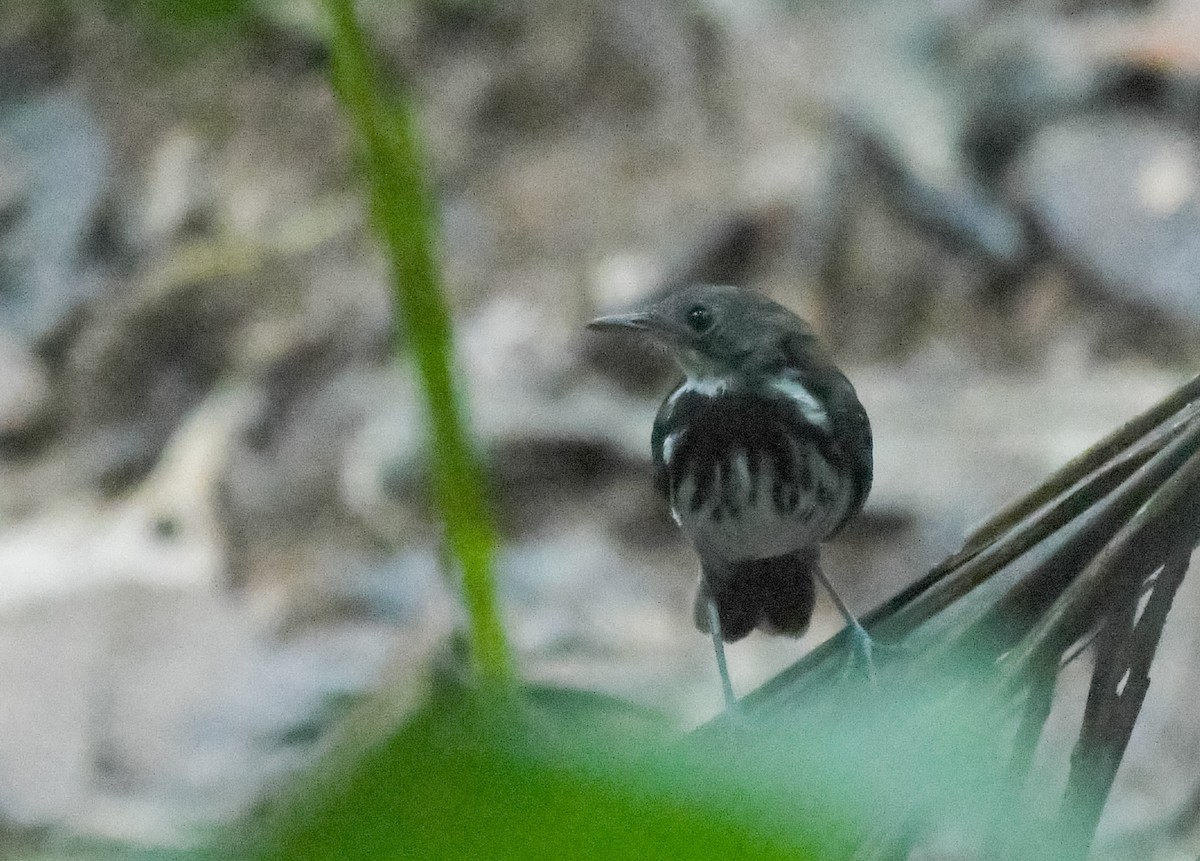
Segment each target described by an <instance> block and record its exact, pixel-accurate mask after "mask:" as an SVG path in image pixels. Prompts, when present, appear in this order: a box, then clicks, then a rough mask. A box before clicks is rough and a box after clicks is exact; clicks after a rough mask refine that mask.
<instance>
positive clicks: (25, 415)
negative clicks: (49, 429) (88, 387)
mask: <svg viewBox="0 0 1200 861" xmlns="http://www.w3.org/2000/svg"><path fill="white" fill-rule="evenodd" d="M51 401H52V392H51V389H50V381H49V378H48V375H47V373H46V368H45V366H44V365H43V364H42V362H41V361H40V360H39V359H38V358H37V357H36V356H35V355H33V353H32V352H31V351H30V350H29V349H28V348H27V347H25V345H23V344H22V343H20V342H19V341H17V340H16V338H14V337H13V336H12V335H11V334H10V333H9V332H6V331H5V330H3V329H0V446H4V445H8V444H11V443H13V442H16V441H18V440H20V439H24V438H27V437H28V436H29V435H30V434H31V432H33V431H35V430H36V429H37V428H38V426H39V425H40V424H41V423H42V421H43V420H44V419H45V418H46V417H47V413H48V411H49V409H50V404H51Z"/></svg>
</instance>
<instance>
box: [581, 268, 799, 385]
mask: <svg viewBox="0 0 1200 861" xmlns="http://www.w3.org/2000/svg"><path fill="white" fill-rule="evenodd" d="M588 328H590V329H599V330H623V331H630V330H633V331H637V332H643V333H645V334H646V335H648V336H649V337H651V338H653V339H654V340H655V341H656V342H658V343H660V344H662V345H663V346H664V347H666V348H667V350H668V351H669V352H670V353H671V355H672V356H673V357H674V358H675V360H676V361H677V362H678V363H679V366H680V367H681V368H682V369H683V371H684V373H686V374H687V375H688V376H689V377H693V378H698V379H704V378H710V379H712V378H716V379H720V378H728V377H730V376H733V375H735V374H737V373H740V372H745V371H749V370H751V369H753V368H757V367H762V366H765V365H769V364H770V363H771V361H772V360H773V358H774V357H775V355H776V354H777V353H778V352H779V351H780V350H781V349H784V346H783V343H782V341H783V339H785V338H791V339H799V341H800V342H802V343H803V344H804V345H805V346H808V345H810V344H811V343H813V340H814V339H813V335H812V332H811V331H810V330H809V328H808V325H807V324H806V323H805V322H804V321H803V320H801V319H800V318H799V317H797V316H796V315H795V314H793V313H792V312H791V311H789V310H787V309H786V308H784V307H783V306H782V305H779V304H777V303H775V302H772V301H771V300H770V299H767V298H766V297H765V296H760V295H758V294H757V293H752V292H750V291H747V290H740V289H738V288H737V287H727V286H716V285H710V284H698V285H695V286H691V287H685V288H683V289H682V290H677V291H675V292H673V293H671V294H669V295H668V296H666V297H665V298H663V299H660V300H658V301H657V302H653V303H651V304H649V305H646V306H644V307H641V308H636V309H634V310H632V311H629V312H627V313H625V314H613V315H611V316H607V317H599V318H597V319H595V320H593V321H592V322H590V323H588Z"/></svg>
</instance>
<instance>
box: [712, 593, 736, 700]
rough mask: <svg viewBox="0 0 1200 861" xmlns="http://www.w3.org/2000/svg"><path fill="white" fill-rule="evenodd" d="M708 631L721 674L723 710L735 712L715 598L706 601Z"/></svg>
mask: <svg viewBox="0 0 1200 861" xmlns="http://www.w3.org/2000/svg"><path fill="white" fill-rule="evenodd" d="M708 630H709V632H710V633H711V634H712V641H713V651H714V652H715V653H716V655H717V672H718V673H720V674H721V691H722V692H723V693H724V694H725V708H727V709H729V710H730V711H737V708H738V701H737V697H735V696H734V695H733V683H732V682H731V681H730V680H729V667H728V666H727V665H726V663H725V640H724V638H722V636H721V615H720V614H719V613H718V612H717V602H716V599H715V598H709V599H708Z"/></svg>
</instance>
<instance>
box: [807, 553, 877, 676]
mask: <svg viewBox="0 0 1200 861" xmlns="http://www.w3.org/2000/svg"><path fill="white" fill-rule="evenodd" d="M813 573H814V574H816V575H817V579H819V580H820V581H821V585H822V586H824V587H825V590H826V591H827V592H828V593H829V597H830V598H832V599H833V603H834V606H836V607H837V608H838V612H839V613H841V614H842V618H843V619H845V620H846V631H847V635H848V636H849V637H850V648H851V649H852V650H853V653H854V657H855V658H856V659H857V660H858V661H859V662H861V663H862V665H863V666H864V667H865V668H866V671H867V678H869V679H870V680H871V684H875V683H876V682H877V678H876V675H875V659H874V656H873V653H874V651H875V641H874V640H872V639H871V635H870V634H868V633H867V629H866V628H864V627H863V626H862V624H861V623H859V621H858V619H857V618H855V616H854V614H853V613H851V612H850V608H849V607H847V606H846V602H845V601H843V600H842V596H841V595H839V594H838V593H837V590H836V589H834V588H833V584H832V583H830V582H829V579H828V578H827V577H826V576H825V572H824V571H822V570H821V569H820V568H819V567H817V568H814V569H813Z"/></svg>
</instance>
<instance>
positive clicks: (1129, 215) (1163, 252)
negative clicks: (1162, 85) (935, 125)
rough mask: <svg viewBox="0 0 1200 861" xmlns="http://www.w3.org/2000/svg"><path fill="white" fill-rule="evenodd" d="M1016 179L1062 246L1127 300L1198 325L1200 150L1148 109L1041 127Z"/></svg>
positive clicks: (1186, 135)
mask: <svg viewBox="0 0 1200 861" xmlns="http://www.w3.org/2000/svg"><path fill="white" fill-rule="evenodd" d="M1013 178H1014V182H1015V185H1016V187H1017V188H1018V189H1019V193H1020V195H1021V197H1022V199H1023V200H1024V203H1025V206H1026V207H1027V208H1028V210H1029V212H1030V214H1031V215H1032V217H1033V219H1034V220H1035V221H1036V223H1037V225H1038V226H1039V227H1040V229H1041V230H1042V231H1043V232H1044V233H1045V235H1046V237H1047V238H1048V240H1049V241H1050V243H1051V244H1052V245H1053V247H1054V249H1055V250H1056V251H1057V252H1058V253H1059V254H1060V255H1061V256H1062V257H1063V258H1064V259H1065V260H1066V261H1067V263H1068V264H1069V265H1070V266H1072V267H1073V268H1075V269H1076V270H1077V271H1080V272H1082V273H1084V274H1085V275H1087V276H1090V277H1092V278H1094V279H1095V281H1096V283H1097V285H1098V286H1100V287H1101V288H1103V289H1105V290H1107V291H1109V292H1110V294H1111V295H1113V296H1116V297H1118V298H1120V299H1123V300H1125V301H1128V302H1132V303H1135V304H1139V305H1144V306H1149V307H1153V308H1155V309H1158V310H1159V311H1162V312H1164V313H1167V314H1170V315H1174V316H1176V317H1178V318H1180V319H1182V320H1186V321H1189V322H1190V323H1192V324H1195V323H1200V148H1198V147H1197V146H1196V143H1195V136H1194V135H1193V134H1192V133H1191V132H1189V131H1185V130H1184V129H1182V128H1178V127H1175V126H1172V125H1170V124H1168V123H1166V122H1163V121H1161V120H1157V119H1155V118H1153V117H1150V116H1145V115H1140V114H1124V113H1117V114H1110V115H1105V116H1092V117H1086V118H1080V119H1071V120H1066V121H1064V122H1061V123H1057V124H1055V125H1052V126H1048V127H1047V128H1045V129H1043V130H1042V131H1040V132H1039V133H1038V134H1037V135H1036V136H1035V137H1034V138H1033V140H1032V141H1031V143H1030V145H1029V147H1028V148H1027V149H1026V150H1025V151H1024V152H1023V153H1022V154H1021V156H1020V158H1019V160H1018V162H1017V164H1016V166H1015V171H1014V177H1013Z"/></svg>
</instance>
